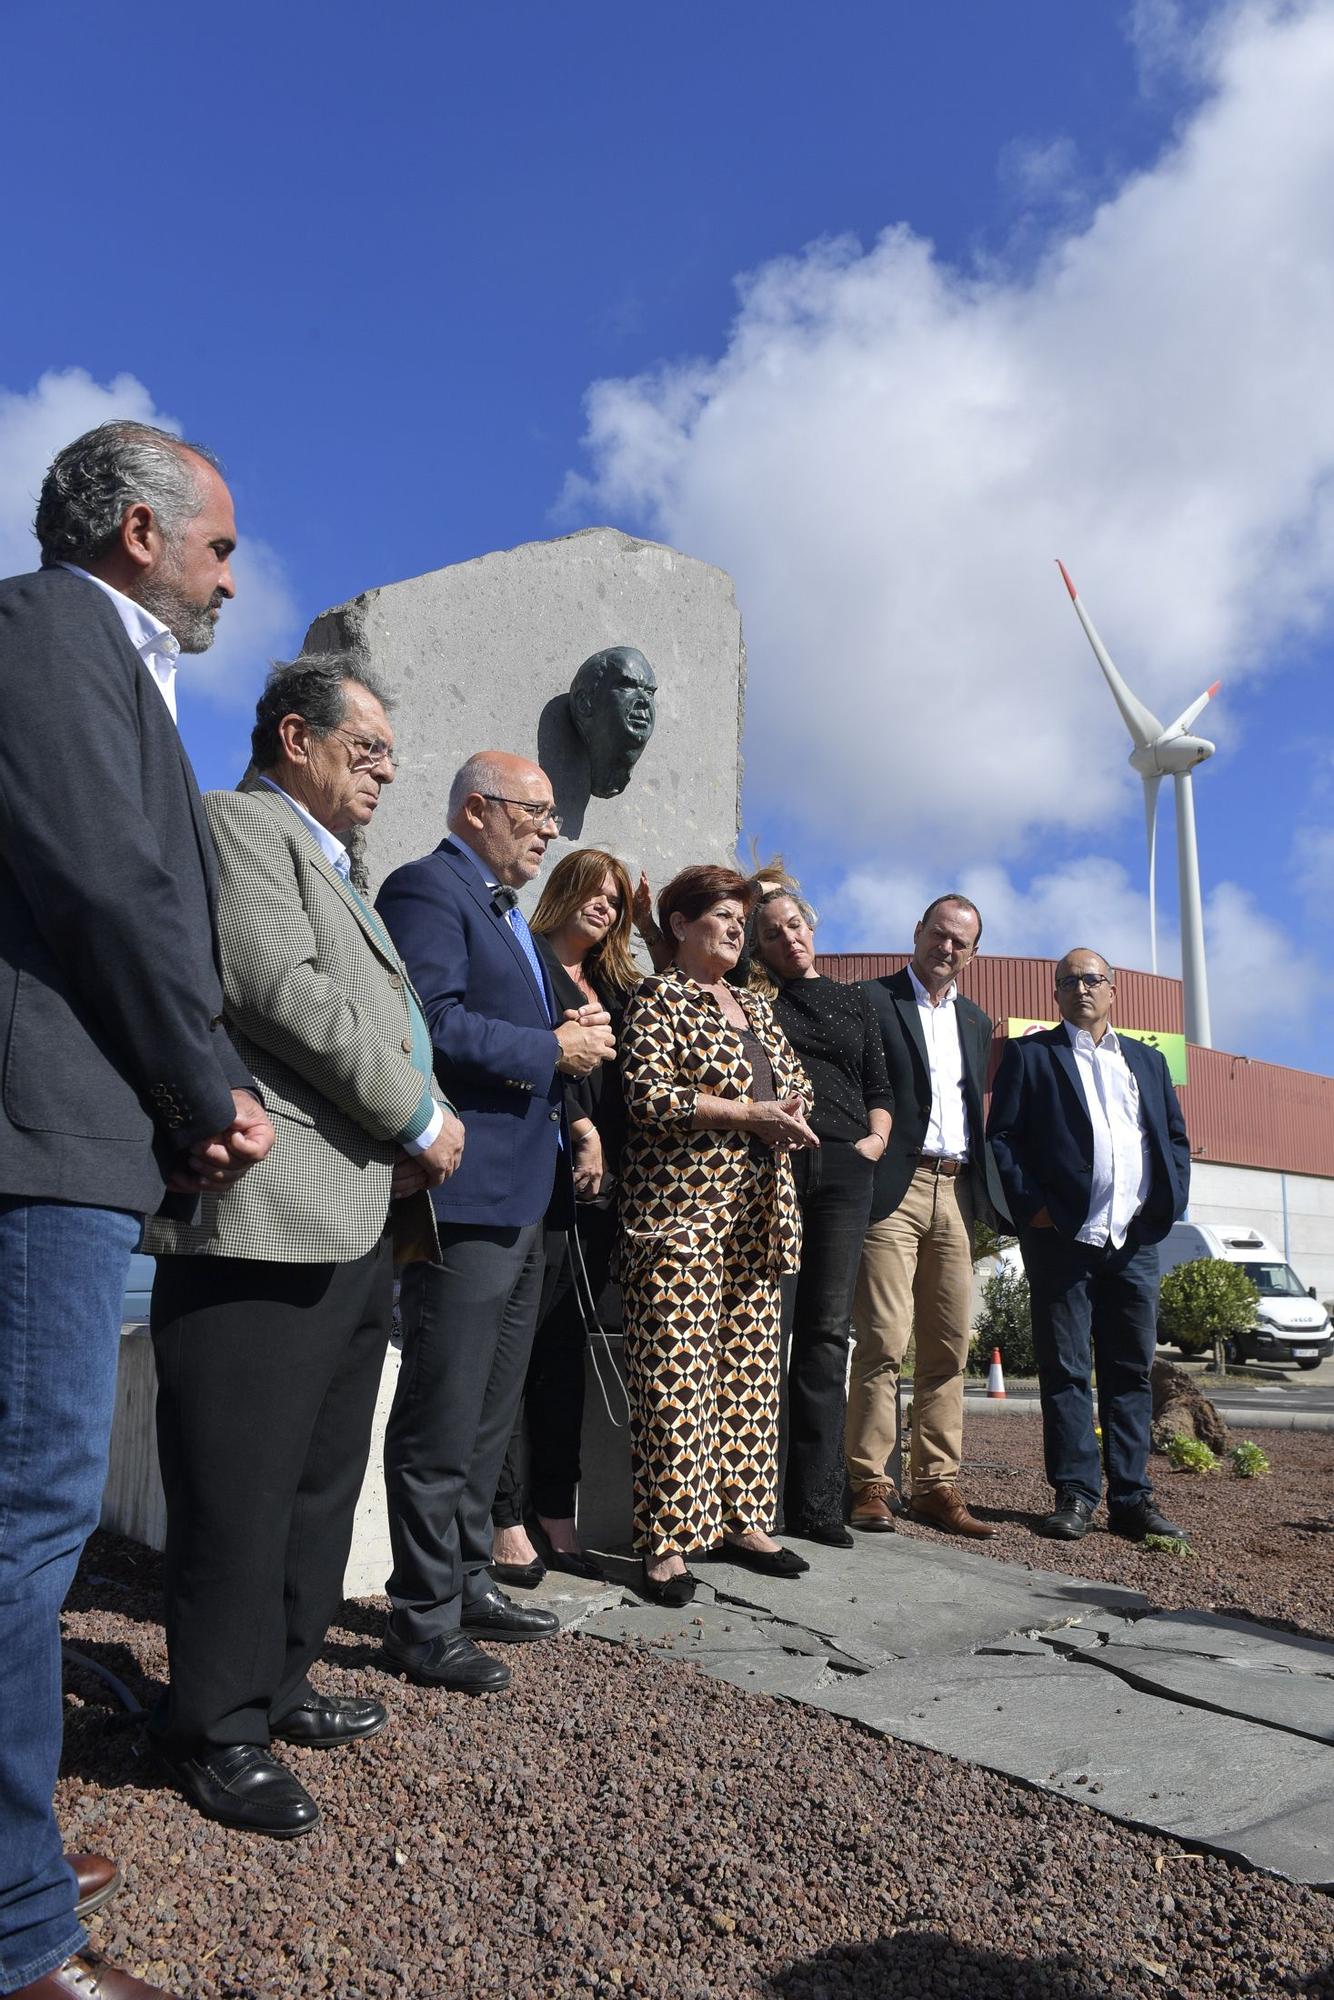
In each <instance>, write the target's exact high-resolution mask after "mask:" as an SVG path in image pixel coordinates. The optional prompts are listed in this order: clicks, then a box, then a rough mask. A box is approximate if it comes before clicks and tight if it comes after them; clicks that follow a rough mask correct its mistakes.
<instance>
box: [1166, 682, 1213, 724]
mask: <svg viewBox="0 0 1334 2000" xmlns="http://www.w3.org/2000/svg"><path fill="white" fill-rule="evenodd" d="M1222 685H1223V683H1222V681H1215V682H1214V684H1213V686H1212V687H1207V688H1206V689H1205V690H1204V693H1203V694H1202V695H1198V696H1197V697H1196V699H1195V700H1194V701H1193V702H1192V703H1191V705H1190V707H1189V708H1183V709H1182V711H1181V713H1180V715H1179V716H1178V717H1177V719H1176V721H1175V722H1169V723H1168V725H1167V727H1166V729H1165V730H1164V731H1163V735H1164V736H1165V737H1166V736H1184V735H1185V733H1186V731H1187V730H1188V729H1189V728H1190V725H1191V723H1192V722H1194V720H1195V718H1196V716H1197V715H1198V714H1199V712H1200V710H1201V709H1202V708H1203V707H1204V705H1205V703H1206V702H1208V701H1212V700H1213V697H1214V696H1215V695H1216V694H1217V693H1218V690H1219V688H1221V687H1222Z"/></svg>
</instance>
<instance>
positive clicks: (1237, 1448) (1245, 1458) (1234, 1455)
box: [1227, 1438, 1269, 1479]
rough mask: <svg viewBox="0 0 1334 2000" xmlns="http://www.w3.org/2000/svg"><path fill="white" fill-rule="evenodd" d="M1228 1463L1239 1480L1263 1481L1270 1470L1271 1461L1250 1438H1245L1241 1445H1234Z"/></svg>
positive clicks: (1228, 1456)
mask: <svg viewBox="0 0 1334 2000" xmlns="http://www.w3.org/2000/svg"><path fill="white" fill-rule="evenodd" d="M1227 1462H1228V1464H1229V1465H1230V1466H1231V1467H1232V1470H1233V1473H1234V1475H1235V1476H1236V1477H1237V1478H1238V1479H1262V1478H1263V1477H1264V1475H1265V1473H1266V1472H1268V1470H1269V1460H1268V1459H1267V1458H1266V1457H1265V1455H1264V1453H1263V1452H1262V1451H1261V1449H1260V1447H1259V1445H1258V1444H1256V1443H1254V1441H1253V1440H1252V1439H1250V1438H1243V1440H1242V1442H1241V1443H1240V1444H1234V1445H1233V1447H1232V1449H1231V1451H1230V1452H1229V1453H1228V1455H1227Z"/></svg>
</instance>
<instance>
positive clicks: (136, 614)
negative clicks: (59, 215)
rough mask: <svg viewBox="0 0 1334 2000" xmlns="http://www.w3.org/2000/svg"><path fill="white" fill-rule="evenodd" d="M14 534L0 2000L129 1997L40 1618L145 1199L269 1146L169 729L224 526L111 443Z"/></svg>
mask: <svg viewBox="0 0 1334 2000" xmlns="http://www.w3.org/2000/svg"><path fill="white" fill-rule="evenodd" d="M37 537H38V540H39V542H40V543H41V549H42V568H41V569H40V570H39V571H38V572H37V573H36V574H35V575H31V576H19V577H12V578H10V579H9V580H8V581H6V582H3V583H0V686H3V688H4V696H5V726H4V728H3V730H0V1042H2V1043H3V1046H4V1049H5V1051H6V1057H5V1069H4V1081H3V1090H2V1091H0V1523H2V1524H3V1533H0V1717H3V1726H2V1727H0V1993H4V1994H11V1995H13V1994H17V1995H21V1996H22V2000H59V1996H63V1995H71V1996H73V1995H76V1994H77V1995H80V1996H82V2000H150V1996H153V1995H156V1994H158V1992H159V1989H158V1988H156V1987H150V1986H147V1985H145V1984H144V1983H143V1982H142V1981H141V1980H138V1979H135V1978H133V1977H132V1976H131V1975H129V1974H127V1973H123V1972H119V1971H117V1970H116V1969H115V1968H114V1967H111V1966H108V1965H105V1964H101V1963H99V1964H96V1965H92V1964H90V1962H89V1961H88V1960H87V1959H86V1958H85V1957H84V1956H83V1955H82V1954H83V1948H84V1946H85V1944H86V1938H85V1936H84V1933H83V1931H82V1929H81V1928H80V1926H79V1923H78V1920H77V1916H76V1910H75V1903H76V1894H77V1891H78V1888H80V1887H82V1886H83V1884H82V1882H79V1881H77V1880H76V1874H75V1872H74V1871H73V1870H72V1869H71V1867H70V1866H69V1865H68V1863H67V1862H66V1860H65V1859H64V1857H63V1854H62V1850H61V1841H60V1835H59V1833H58V1831H57V1829H56V1824H55V1819H54V1817H53V1815H52V1811H51V1794H52V1790H53V1787H54V1784H55V1779H56V1773H57V1769H58V1765H59V1760H60V1735H61V1692H60V1631H59V1611H60V1607H61V1604H62V1603H63V1601H64V1598H65V1593H66V1591H67V1590H68V1588H69V1585H70V1581H71V1579H72V1577H73V1575H74V1570H75V1567H76V1565H77V1563H78V1560H79V1555H80V1552H81V1550H82V1548H83V1544H84V1542H85V1540H86V1539H87V1537H88V1535H89V1534H90V1532H91V1531H92V1529H93V1528H94V1527H95V1526H96V1524H97V1518H98V1513H99V1510H100V1504H101V1497H102V1486H103V1482H104V1479H105V1476H106V1455H107V1444H108V1439H109V1436H110V1430H111V1416H112V1409H113V1406H114V1401H115V1389H116V1366H117V1359H118V1353H119V1346H120V1308H121V1298H122V1295H123V1293H124V1289H125V1282H126V1278H127V1275H128V1271H129V1262H130V1255H131V1252H132V1251H133V1249H134V1247H135V1245H136V1243H137V1242H138V1240H139V1234H140V1229H141V1226H142V1223H143V1219H144V1216H145V1215H146V1214H150V1213H152V1212H153V1211H154V1210H156V1209H158V1208H159V1206H160V1204H161V1203H162V1201H163V1196H164V1193H167V1194H168V1197H169V1200H171V1201H172V1202H173V1203H174V1204H175V1205H177V1207H178V1210H179V1211H181V1212H187V1213H188V1212H189V1211H190V1210H191V1209H193V1207H194V1204H195V1202H196V1201H197V1199H198V1197H199V1195H200V1194H201V1193H203V1192H205V1191H214V1190H218V1189H221V1188H224V1187H227V1186H229V1185H230V1184H231V1182H232V1181H234V1180H235V1179H237V1178H238V1177H239V1175H240V1174H242V1173H244V1172H245V1170H246V1168H247V1167H248V1166H250V1165H251V1164H252V1163H253V1162H254V1161H256V1160H259V1159H262V1158H263V1156H264V1154H265V1153H266V1152H267V1151H268V1149H269V1147H270V1145H271V1144H272V1142H273V1131H272V1128H271V1126H270V1125H269V1122H268V1119H267V1117H266V1116H265V1113H264V1110H263V1107H262V1106H261V1104H260V1102H259V1100H258V1098H257V1097H256V1096H255V1095H254V1092H253V1086H252V1083H251V1078H250V1076H249V1074H248V1072H247V1070H246V1069H245V1066H244V1065H243V1064H242V1063H241V1061H240V1059H239V1058H238V1056H237V1055H236V1052H235V1050H234V1049H233V1048H232V1046H231V1043H230V1042H229V1041H228V1039H227V1036H226V1034H225V1032H224V1031H223V1026H222V990H221V984H220V981H219V974H218V965H217V957H216V948H215V944H214V935H213V921H212V898H213V851H212V846H211V843H210V840H209V834H208V827H207V824H206V822H205V820H204V816H203V811H202V807H201V805H200V801H199V794H198V792H197V790H196V788H195V782H194V777H193V774H192V773H191V770H190V765H189V762H188V760H187V758H186V755H185V752H184V750H183V749H182V747H181V741H180V738H179V736H178V735H177V733H176V719H175V717H176V710H175V671H176V659H177V656H178V655H179V654H180V653H181V652H202V651H203V650H204V649H205V648H206V647H207V646H208V645H209V644H210V643H211V640H212V637H213V627H214V624H215V622H216V619H217V616H218V612H219V609H220V607H221V605H222V604H223V602H224V601H225V600H226V599H227V598H229V597H231V595H232V579H231V571H230V568H229V560H230V557H231V553H232V550H233V548H234V547H235V542H236V528H235V524H234V521H233V516H232V504H231V497H230V495H229V494H228V491H227V488H226V486H225V485H224V484H223V481H222V479H221V477H220V476H219V474H218V471H217V469H216V467H215V465H214V464H213V462H212V459H211V458H210V457H209V455H208V454H207V453H206V452H204V451H203V450H202V449H201V448H200V447H199V446H195V445H184V444H181V443H180V442H179V441H178V440H177V439H175V438H172V437H169V436H168V435H167V434H166V433H165V432H162V431H157V430H153V429H152V428H150V427H149V426H147V425H143V424H132V423H116V424H105V425H103V426H102V427H101V428H100V429H99V430H96V431H90V432H89V433H88V434H87V435H86V436H85V437H82V438H79V439H77V440H76V442H75V443H74V444H72V445H69V446H67V447H66V448H65V450H64V451H62V452H61V453H60V454H59V456H58V457H57V458H56V460H55V461H54V463H53V464H52V466H51V468H50V470H49V471H48V473H47V475H46V479H45V482H44V483H43V486H42V493H41V499H40V502H39V505H38V510H37ZM83 1859H85V1861H90V1862H91V1861H95V1860H96V1857H84V1858H83ZM102 1874H103V1884H102V1886H103V1887H105V1886H107V1885H108V1884H109V1883H110V1882H111V1881H112V1880H114V1870H113V1869H112V1868H111V1867H110V1866H109V1865H107V1864H102Z"/></svg>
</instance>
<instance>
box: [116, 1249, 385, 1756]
mask: <svg viewBox="0 0 1334 2000" xmlns="http://www.w3.org/2000/svg"><path fill="white" fill-rule="evenodd" d="M393 1290H394V1266H393V1250H392V1247H391V1245H390V1242H389V1240H388V1238H387V1237H382V1238H381V1239H380V1241H379V1243H377V1244H376V1246H375V1248H374V1249H373V1250H371V1251H369V1252H368V1253H367V1254H366V1255H365V1256H364V1257H359V1258H357V1259H356V1261H355V1262H354V1263H351V1264H272V1263H267V1262H263V1261H260V1260H258V1259H256V1260H251V1259H248V1258H239V1257H163V1258H161V1259H159V1262H158V1267H157V1278H156V1281H155V1283H154V1286H153V1305H152V1330H153V1351H154V1354H155V1356H156V1358H157V1375H158V1399H157V1435H158V1454H159V1457H160V1459H161V1464H162V1484H163V1488H164V1490H165V1492H166V1498H167V1549H166V1565H165V1577H164V1584H165V1593H166V1627H167V1656H168V1659H169V1661H170V1664H171V1686H170V1688H169V1690H168V1693H167V1696H166V1700H165V1703H164V1704H163V1706H162V1707H161V1708H160V1709H159V1710H158V1711H157V1713H156V1714H155V1716H154V1718H153V1725H152V1726H153V1728H154V1730H155V1731H156V1732H157V1733H159V1734H161V1735H162V1736H163V1737H164V1738H168V1739H170V1741H171V1742H172V1744H173V1745H175V1746H176V1747H177V1748H180V1749H184V1748H185V1747H187V1746H190V1745H194V1744H198V1743H201V1742H202V1743H213V1744H221V1743H260V1744H264V1743H267V1742H268V1741H269V1725H270V1723H272V1722H276V1721H278V1720H280V1719H281V1717H282V1716H283V1715H285V1714H286V1713H287V1711H288V1710H289V1709H292V1708H295V1707H296V1706H297V1705H298V1704H299V1703H300V1702H301V1701H303V1700H305V1699H306V1698H307V1696H308V1694H309V1691H310V1689H309V1682H308V1681H307V1679H306V1674H307V1670H308V1669H309V1667H310V1665H311V1662H312V1661H313V1660H314V1659H315V1658H316V1656H317V1655H318V1653H319V1651H320V1648H321V1647H322V1646H323V1644H324V1638H325V1634H326V1632H327V1631H328V1628H329V1625H330V1622H331V1621H332V1619H333V1617H334V1614H335V1612H336V1611H337V1609H338V1606H339V1604H340V1602H341V1600H342V1595H343V1571H344V1569H345V1568H346V1566H347V1555H348V1549H349V1548H350V1546H351V1542H352V1522H353V1516H354V1514H355V1512H356V1505H357V1496H358V1494H359V1493H360V1491H361V1482H362V1478H363V1476H364V1474H365V1471H366V1459H367V1455H368V1452H369V1449H370V1434H371V1420H372V1417H373V1415H374V1412H375V1399H376V1395H377V1393H378V1391H379V1386H380V1376H381V1372H382V1370H383V1367H384V1356H385V1348H386V1346H387V1344H388V1340H389V1330H390V1325H391V1322H392V1317H393Z"/></svg>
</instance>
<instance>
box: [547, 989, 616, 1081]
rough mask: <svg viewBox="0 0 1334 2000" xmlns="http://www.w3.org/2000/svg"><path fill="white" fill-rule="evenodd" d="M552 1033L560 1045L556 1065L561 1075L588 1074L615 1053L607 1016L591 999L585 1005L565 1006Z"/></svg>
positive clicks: (614, 1043)
mask: <svg viewBox="0 0 1334 2000" xmlns="http://www.w3.org/2000/svg"><path fill="white" fill-rule="evenodd" d="M555 1034H556V1040H557V1042H558V1043H559V1044H560V1054H559V1055H558V1056H557V1058H556V1068H557V1069H558V1070H559V1071H560V1072H561V1074H562V1076H591V1075H592V1073H593V1071H594V1070H595V1069H597V1068H598V1067H599V1066H600V1065H601V1064H602V1063H604V1062H610V1061H611V1059H612V1057H613V1056H614V1055H615V1053H616V1037H615V1035H613V1033H612V1031H611V1015H610V1014H609V1013H608V1012H607V1010H606V1008H605V1007H599V1006H598V1005H597V1004H596V1003H595V1002H593V1001H591V1000H590V1001H589V1003H588V1005H587V1006H585V1007H567V1008H566V1010H565V1014H564V1016H563V1018H562V1020H561V1024H560V1026H559V1027H558V1028H557V1029H556V1031H555Z"/></svg>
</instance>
